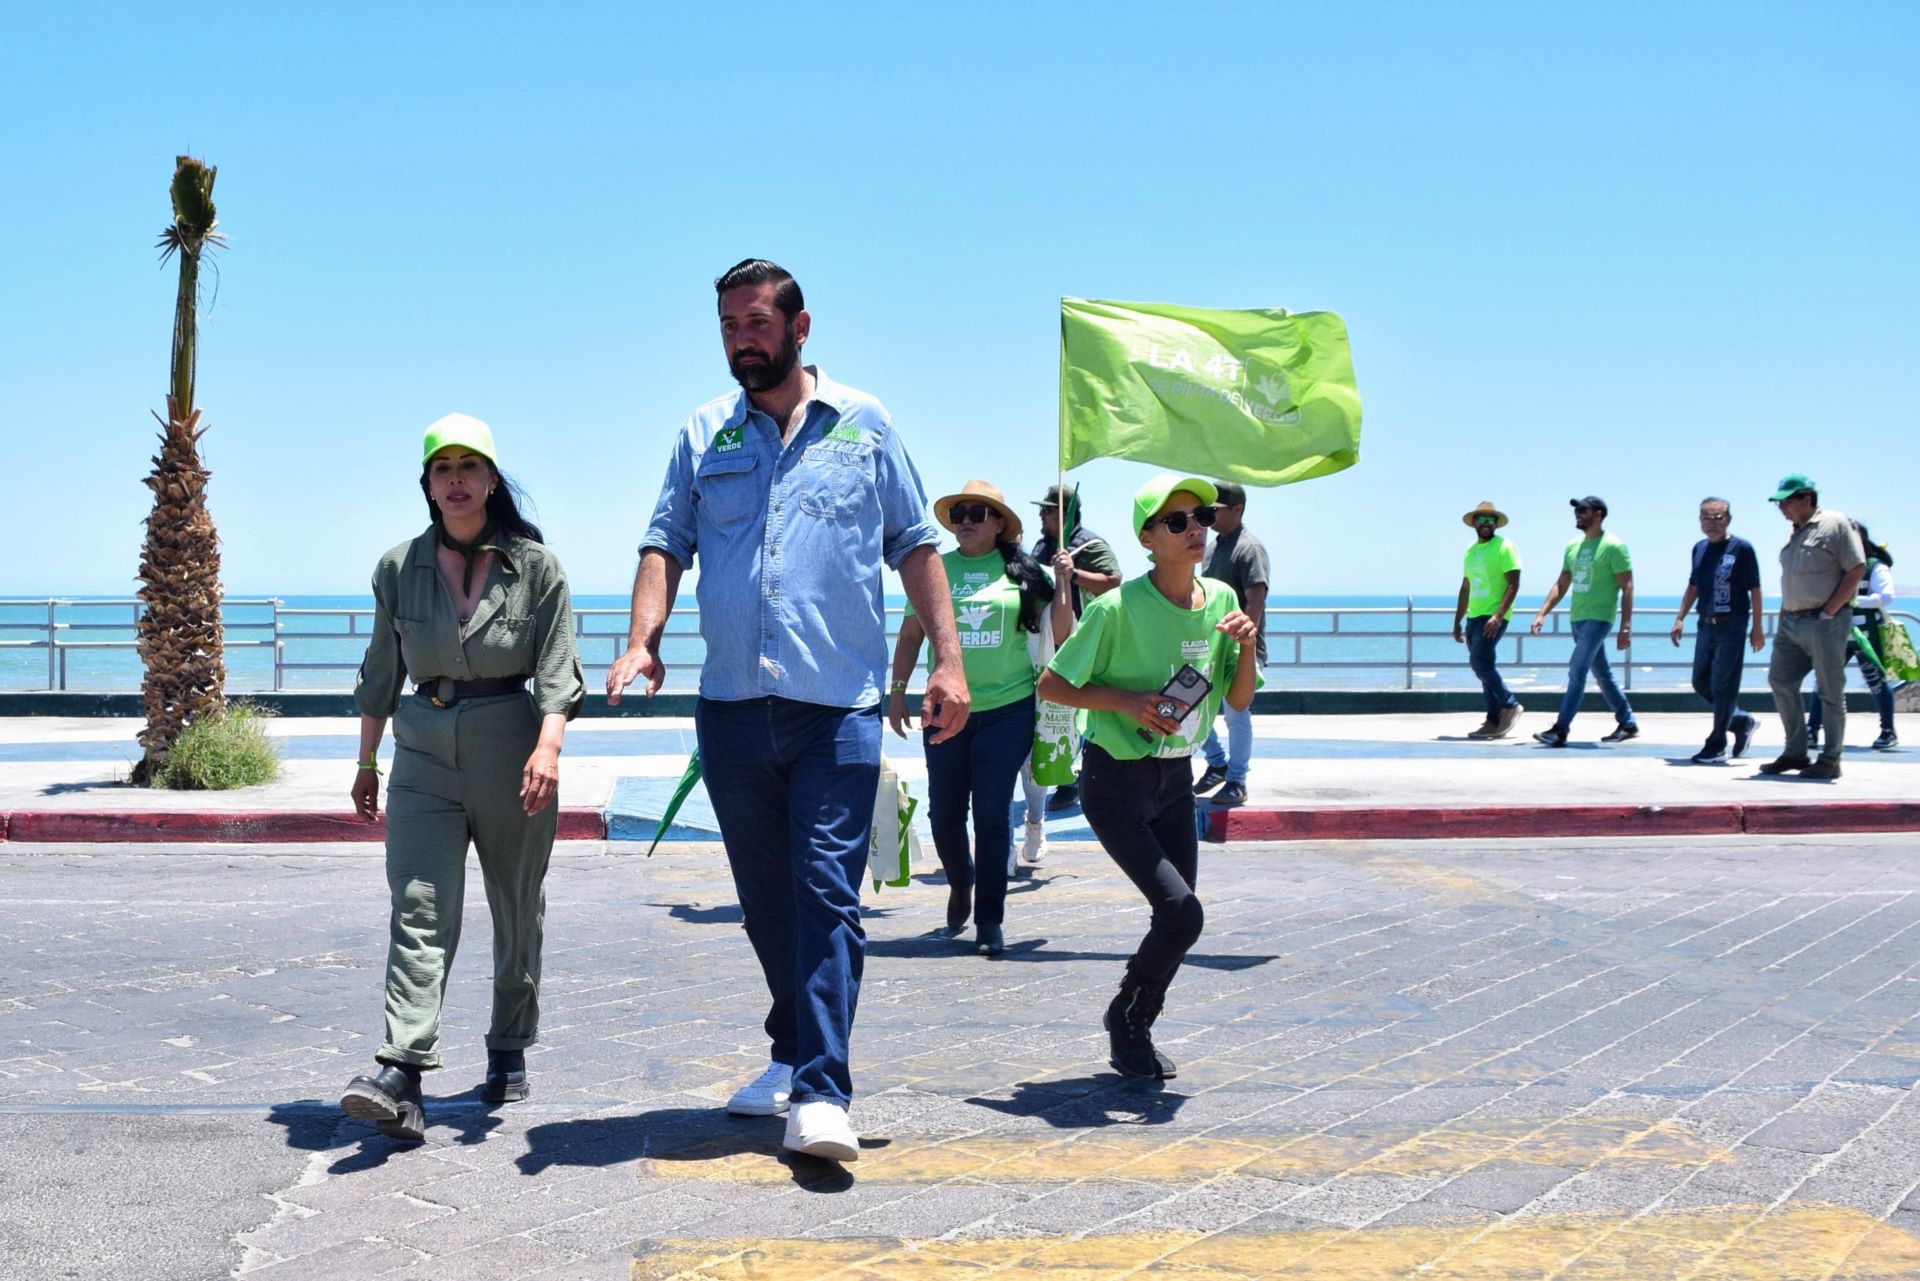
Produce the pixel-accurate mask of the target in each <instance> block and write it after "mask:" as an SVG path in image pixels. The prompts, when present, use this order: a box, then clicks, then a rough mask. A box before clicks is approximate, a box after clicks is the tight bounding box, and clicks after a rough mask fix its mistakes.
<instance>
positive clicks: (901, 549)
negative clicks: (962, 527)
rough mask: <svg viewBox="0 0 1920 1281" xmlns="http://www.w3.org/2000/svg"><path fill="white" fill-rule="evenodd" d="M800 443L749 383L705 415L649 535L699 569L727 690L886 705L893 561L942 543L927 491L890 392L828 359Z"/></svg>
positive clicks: (716, 691)
mask: <svg viewBox="0 0 1920 1281" xmlns="http://www.w3.org/2000/svg"><path fill="white" fill-rule="evenodd" d="M809 372H810V373H812V374H813V376H814V380H815V381H814V391H813V399H812V400H810V401H809V402H807V405H806V407H805V418H804V421H803V422H802V424H801V426H800V428H799V430H798V431H796V432H795V433H794V435H793V439H792V441H790V442H788V443H786V444H784V445H783V444H782V443H781V441H780V429H779V427H778V426H777V425H776V424H775V423H774V421H773V419H771V418H769V417H768V416H767V415H766V414H764V413H761V412H760V411H759V410H758V409H755V408H754V407H753V404H752V402H751V401H749V400H748V399H747V394H746V392H744V391H735V392H730V393H729V394H727V395H725V396H721V397H719V398H717V399H715V400H710V401H708V402H707V403H706V404H704V405H702V406H700V408H698V409H696V410H694V411H693V416H692V417H690V418H688V419H687V422H686V425H685V426H684V427H682V428H681V429H680V437H679V439H678V440H677V441H676V442H675V443H674V448H673V457H672V458H671V459H670V460H669V461H668V463H667V478H666V481H665V483H664V484H662V485H661V487H660V501H659V502H658V503H657V504H656V505H655V506H654V509H653V520H652V522H651V523H650V524H649V525H648V526H647V535H646V537H645V538H644V539H642V540H641V543H640V550H641V552H642V553H645V551H646V550H647V549H648V548H650V547H653V548H658V549H659V550H661V551H663V552H665V553H666V554H667V555H669V556H672V557H673V558H674V559H675V560H677V561H679V562H680V565H681V567H682V568H691V567H692V566H693V562H694V557H695V555H696V554H698V556H699V559H700V577H699V581H698V584H697V586H696V588H695V591H696V595H697V599H698V600H699V602H700V635H701V637H702V638H703V639H704V640H705V641H706V644H707V660H706V664H705V666H703V667H702V668H701V669H700V693H701V695H702V696H704V697H706V698H712V699H725V700H733V699H744V698H764V697H767V696H769V695H773V696H777V697H780V698H791V699H795V700H797V701H800V702H804V703H819V704H822V705H825V706H828V707H866V706H869V705H871V704H873V703H876V702H878V701H879V698H880V679H881V672H882V670H883V669H884V668H885V666H886V663H887V659H888V654H887V626H886V610H885V595H884V593H883V591H882V580H881V577H880V564H881V561H882V560H884V561H885V562H886V563H887V565H889V566H890V567H892V568H894V569H898V568H899V567H900V562H901V561H903V560H905V559H906V557H907V553H909V552H911V551H912V550H913V549H914V548H916V547H921V546H926V545H930V544H932V543H934V542H937V541H938V538H939V530H938V529H936V528H935V526H934V524H933V522H932V520H931V519H929V517H928V515H927V495H926V491H925V490H924V489H923V488H922V487H921V485H920V475H919V473H918V472H916V471H915V470H914V467H913V461H912V459H910V458H908V457H907V451H906V447H905V446H904V445H903V444H902V443H901V441H900V434H899V433H898V432H896V431H895V430H894V428H893V420H892V419H891V418H889V417H888V416H887V411H886V410H885V409H884V408H882V407H881V405H880V402H879V401H877V400H875V399H874V398H873V397H871V396H869V395H867V394H866V393H865V392H860V391H855V390H854V389H853V388H851V387H843V386H841V385H840V384H839V383H836V382H833V381H832V380H830V379H829V378H827V377H826V375H824V374H822V373H821V372H820V371H819V370H818V369H815V368H812V367H809Z"/></svg>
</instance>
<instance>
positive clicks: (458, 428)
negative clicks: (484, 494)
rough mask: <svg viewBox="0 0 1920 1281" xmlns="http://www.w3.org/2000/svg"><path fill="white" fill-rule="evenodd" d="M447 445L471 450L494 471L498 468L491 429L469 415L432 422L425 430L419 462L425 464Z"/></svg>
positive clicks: (449, 416)
mask: <svg viewBox="0 0 1920 1281" xmlns="http://www.w3.org/2000/svg"><path fill="white" fill-rule="evenodd" d="M448 445H459V446H461V447H462V448H465V449H470V450H472V451H473V452H474V453H476V454H479V455H480V456H481V457H483V458H485V459H486V460H487V461H488V462H490V463H492V464H493V465H494V468H495V469H496V470H497V469H498V468H499V466H500V453H499V451H498V450H496V449H495V448H494V447H493V428H491V427H489V426H487V425H486V424H485V423H483V422H481V421H480V420H479V419H478V418H475V417H473V416H471V415H469V414H448V415H447V416H446V417H445V418H440V419H436V420H434V422H433V423H432V425H430V426H429V427H428V428H427V437H426V450H425V452H424V453H422V454H421V455H420V461H421V462H422V463H425V462H427V461H428V460H430V459H431V458H432V457H433V456H434V455H435V454H437V453H439V452H440V451H441V450H443V449H445V448H446V447H447V446H448Z"/></svg>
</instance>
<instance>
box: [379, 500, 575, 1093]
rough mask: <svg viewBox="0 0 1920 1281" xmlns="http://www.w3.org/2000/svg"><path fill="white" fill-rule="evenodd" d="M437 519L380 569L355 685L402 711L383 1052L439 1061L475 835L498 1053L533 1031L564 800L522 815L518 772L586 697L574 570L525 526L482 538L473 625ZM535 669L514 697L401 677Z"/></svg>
mask: <svg viewBox="0 0 1920 1281" xmlns="http://www.w3.org/2000/svg"><path fill="white" fill-rule="evenodd" d="M437 546H438V535H437V531H436V530H435V529H433V528H431V527H430V528H428V530H427V531H426V532H425V533H423V534H421V535H420V536H419V537H418V538H415V539H413V540H412V541H411V542H406V543H402V544H401V545H400V546H398V547H396V548H394V549H393V550H392V551H390V552H388V553H387V554H386V555H385V556H383V557H381V558H380V563H379V565H377V566H376V567H375V569H374V573H373V598H374V602H375V609H374V623H373V635H372V637H371V638H370V639H369V641H368V643H367V654H366V658H365V659H364V660H363V661H362V663H361V665H360V675H359V677H358V679H357V680H356V681H355V682H354V691H353V694H354V703H355V705H356V706H357V707H358V708H359V710H360V712H361V714H362V715H366V716H378V717H388V716H391V717H392V719H393V741H394V757H393V772H392V778H391V780H390V783H389V786H388V790H387V885H388V888H389V889H390V891H391V892H392V896H393V917H392V934H391V943H390V945H389V947H388V950H387V1027H386V1040H385V1042H384V1043H383V1044H382V1045H381V1046H380V1048H379V1050H378V1051H377V1052H376V1053H375V1055H374V1057H375V1058H377V1059H378V1060H380V1061H381V1062H383V1063H395V1064H412V1065H414V1066H416V1067H421V1068H436V1067H439V1066H440V1044H439V1043H440V1007H441V1002H442V1000H443V998H444V996H445V994H446V984H447V969H448V967H449V966H450V965H452V963H453V954H454V952H455V950H456V949H457V948H458V947H459V945H460V914H461V908H462V904H463V902H464V899H465V891H466V863H467V844H468V841H469V840H471V841H472V843H473V846H474V848H475V850H476V851H477V852H478V854H479V856H480V875H481V877H482V878H483V880H484V881H485V884H486V890H487V906H488V907H489V908H490V909H491V911H492V913H493V1023H492V1026H491V1027H490V1028H489V1029H488V1031H487V1048H488V1049H490V1050H519V1049H524V1048H526V1047H527V1046H529V1045H532V1044H533V1043H534V1041H535V1040H537V1039H538V1034H539V1028H540V943H541V930H542V920H543V917H544V916H545V913H546V890H545V888H544V882H545V880H546V875H547V861H548V858H549V857H550V856H551V854H552V852H553V838H554V832H555V830H556V828H557V823H558V818H559V804H558V802H557V801H556V802H555V803H553V804H550V805H548V806H547V807H546V808H545V809H543V810H541V811H540V813H538V814H535V815H534V816H533V817H532V818H528V817H527V816H526V814H524V813H523V812H522V811H521V804H520V778H521V771H522V770H523V769H524V768H525V766H526V763H527V757H528V756H530V755H532V753H533V749H534V745H535V743H536V742H537V741H538V739H539V736H540V721H541V718H542V717H543V716H546V715H549V714H552V713H556V712H557V713H559V714H561V715H564V716H566V717H567V718H568V719H572V717H573V716H574V715H575V714H576V713H577V712H578V711H579V709H580V705H581V703H582V702H583V701H584V699H585V696H586V684H585V680H584V678H583V676H582V673H581V670H580V658H579V655H578V654H577V653H576V652H575V649H574V643H573V608H572V601H571V599H570V597H569V595H568V592H567V579H566V574H565V572H564V571H563V570H562V569H561V568H560V562H559V560H558V559H557V558H555V556H554V555H553V553H552V552H550V551H548V550H547V549H546V548H545V547H544V546H542V545H541V544H539V543H535V542H531V541H529V540H527V539H524V538H518V537H512V536H509V537H504V538H501V539H498V540H496V541H495V542H493V543H490V544H487V545H486V547H487V549H488V550H490V551H492V552H493V563H492V566H491V568H490V569H489V570H488V573H487V581H486V587H485V590H484V591H483V592H482V594H481V597H480V599H479V601H478V602H477V603H476V604H475V606H474V611H473V617H472V619H471V620H469V621H468V623H467V624H466V626H465V627H464V628H463V627H462V626H461V625H460V621H459V616H458V614H457V613H456V612H455V609H454V601H453V593H452V592H451V591H449V590H448V588H447V584H446V582H445V580H444V579H443V578H442V577H441V575H440V568H439V565H438V563H437V558H436V548H437ZM510 676H526V677H528V678H529V680H528V683H527V685H526V686H525V687H524V688H522V689H520V690H517V691H515V692H513V693H508V694H496V695H488V696H485V697H479V698H468V699H462V700H461V701H459V702H457V703H455V704H454V705H453V706H450V707H435V706H434V705H433V702H432V700H430V699H429V698H428V697H426V696H425V695H422V694H415V693H410V692H408V689H407V685H408V682H409V681H411V682H413V683H414V684H419V683H421V682H427V683H431V682H433V681H434V680H435V679H436V678H439V677H449V678H451V679H453V680H459V681H471V680H486V679H493V678H499V677H510Z"/></svg>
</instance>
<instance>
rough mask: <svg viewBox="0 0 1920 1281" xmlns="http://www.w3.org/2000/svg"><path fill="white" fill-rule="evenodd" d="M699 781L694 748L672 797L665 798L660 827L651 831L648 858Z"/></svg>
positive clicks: (696, 752)
mask: <svg viewBox="0 0 1920 1281" xmlns="http://www.w3.org/2000/svg"><path fill="white" fill-rule="evenodd" d="M699 781H700V752H699V750H698V749H697V748H696V749H695V750H694V753H693V755H692V756H690V757H688V758H687V768H686V770H685V772H684V773H682V774H681V775H680V782H679V783H678V784H677V785H675V787H674V789H673V795H672V796H669V797H668V798H667V808H666V810H665V812H663V813H662V814H661V815H660V826H658V827H656V828H654V829H653V844H651V845H649V846H647V857H648V858H652V857H653V852H654V851H655V850H657V849H659V848H660V838H661V837H663V836H665V835H666V834H667V829H668V828H669V827H672V826H673V816H674V815H675V814H678V813H679V812H680V807H681V806H682V805H685V804H686V803H687V796H688V795H689V794H690V793H691V792H692V791H693V788H694V785H695V784H696V783H698V782H699Z"/></svg>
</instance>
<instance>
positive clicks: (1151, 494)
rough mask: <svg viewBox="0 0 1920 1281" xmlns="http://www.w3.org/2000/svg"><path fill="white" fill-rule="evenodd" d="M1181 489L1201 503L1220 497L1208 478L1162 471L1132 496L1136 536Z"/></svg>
mask: <svg viewBox="0 0 1920 1281" xmlns="http://www.w3.org/2000/svg"><path fill="white" fill-rule="evenodd" d="M1183 489H1184V490H1186V491H1187V492H1188V493H1189V494H1192V495H1193V496H1194V497H1195V498H1198V499H1199V500H1200V501H1201V502H1203V503H1211V502H1213V501H1214V500H1215V499H1217V498H1219V497H1220V491H1219V490H1218V489H1216V488H1214V484H1213V482H1212V481H1210V480H1206V479H1203V478H1202V477H1199V476H1181V475H1179V474H1177V473H1175V472H1170V471H1163V472H1161V473H1160V474H1159V475H1158V476H1155V477H1154V478H1153V479H1152V480H1150V481H1148V482H1147V483H1146V484H1144V485H1142V486H1140V492H1139V493H1137V494H1135V495H1134V496H1133V532H1134V534H1135V535H1136V536H1138V535H1139V533H1140V531H1141V530H1143V529H1145V528H1146V527H1147V522H1148V521H1150V520H1152V519H1153V514H1154V513H1155V512H1157V511H1159V510H1160V509H1161V508H1162V507H1163V506H1165V505H1166V501H1167V499H1168V498H1170V497H1172V496H1173V495H1174V494H1175V493H1178V492H1179V491H1180V490H1183Z"/></svg>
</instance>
